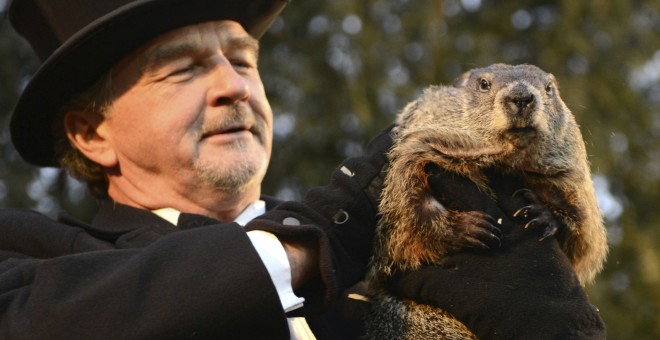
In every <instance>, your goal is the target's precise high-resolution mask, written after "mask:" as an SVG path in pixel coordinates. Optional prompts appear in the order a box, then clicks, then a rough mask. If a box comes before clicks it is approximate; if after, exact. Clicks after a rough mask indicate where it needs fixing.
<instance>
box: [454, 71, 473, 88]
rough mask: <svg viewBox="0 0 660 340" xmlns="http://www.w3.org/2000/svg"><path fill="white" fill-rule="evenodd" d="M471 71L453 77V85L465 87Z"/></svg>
mask: <svg viewBox="0 0 660 340" xmlns="http://www.w3.org/2000/svg"><path fill="white" fill-rule="evenodd" d="M471 74H472V73H471V72H465V73H463V74H461V75H460V76H459V77H458V78H456V79H454V87H465V85H466V84H467V82H468V80H469V79H470V75H471Z"/></svg>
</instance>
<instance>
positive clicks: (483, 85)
mask: <svg viewBox="0 0 660 340" xmlns="http://www.w3.org/2000/svg"><path fill="white" fill-rule="evenodd" d="M488 90H490V82H489V81H488V79H484V78H481V80H479V91H481V92H487V91H488Z"/></svg>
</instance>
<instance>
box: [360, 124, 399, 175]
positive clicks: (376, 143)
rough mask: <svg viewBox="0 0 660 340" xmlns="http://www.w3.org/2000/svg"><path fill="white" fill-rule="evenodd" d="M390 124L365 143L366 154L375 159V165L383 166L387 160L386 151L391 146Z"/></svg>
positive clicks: (392, 127)
mask: <svg viewBox="0 0 660 340" xmlns="http://www.w3.org/2000/svg"><path fill="white" fill-rule="evenodd" d="M394 127H395V125H394V124H392V125H390V126H388V127H387V128H385V129H384V130H383V131H381V132H380V133H379V134H378V135H376V137H374V138H373V139H371V140H370V141H369V143H368V144H367V155H369V157H371V158H372V159H374V160H375V164H374V165H376V166H381V167H382V166H383V165H384V164H385V163H386V162H387V152H389V151H390V149H391V148H392V129H394Z"/></svg>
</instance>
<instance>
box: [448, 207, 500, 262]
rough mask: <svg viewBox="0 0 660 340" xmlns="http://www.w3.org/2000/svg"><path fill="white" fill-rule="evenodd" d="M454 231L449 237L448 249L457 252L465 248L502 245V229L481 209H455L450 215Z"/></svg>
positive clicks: (487, 247)
mask: <svg viewBox="0 0 660 340" xmlns="http://www.w3.org/2000/svg"><path fill="white" fill-rule="evenodd" d="M450 220H451V222H450V223H451V228H452V231H453V233H454V235H453V237H451V238H449V240H450V243H449V245H448V250H449V251H453V252H457V251H460V250H463V249H466V248H476V249H494V248H499V247H500V246H501V245H502V231H501V230H500V229H499V228H498V227H496V226H495V224H496V223H497V222H495V219H494V218H493V217H491V216H490V215H488V214H486V213H483V212H481V211H456V212H453V213H452V216H451V217H450Z"/></svg>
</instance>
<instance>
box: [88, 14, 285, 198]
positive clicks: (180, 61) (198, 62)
mask: <svg viewBox="0 0 660 340" xmlns="http://www.w3.org/2000/svg"><path fill="white" fill-rule="evenodd" d="M257 58H258V42H257V41H256V40H255V39H253V38H252V37H251V36H250V35H249V34H248V33H246V32H245V30H244V29H243V28H242V27H241V26H240V25H239V24H238V23H236V22H233V21H217V22H211V23H204V24H199V25H194V26H188V27H184V28H182V29H178V30H176V31H173V32H170V33H167V34H165V35H163V36H160V37H158V38H157V39H155V40H153V41H151V42H150V43H148V44H147V45H145V46H143V47H142V48H141V49H139V50H138V51H136V52H134V53H133V54H131V55H130V56H129V57H127V58H125V59H124V60H123V61H122V62H120V63H119V64H118V65H116V67H115V68H114V69H113V70H114V72H113V73H112V82H113V90H114V91H115V93H116V95H117V96H118V97H117V99H116V100H115V102H114V103H113V105H112V106H111V108H110V109H109V111H108V113H107V118H106V120H105V121H104V122H103V123H102V125H101V126H100V128H105V129H107V130H106V131H107V132H108V136H109V138H108V139H109V140H110V145H112V148H113V149H114V152H115V154H116V159H117V168H116V169H114V170H112V171H110V179H109V180H110V195H111V197H113V198H115V199H117V198H116V197H121V196H132V197H129V200H142V201H140V202H135V203H137V204H135V205H140V206H144V207H148V208H152V209H155V208H162V207H165V206H169V207H174V208H178V209H180V210H181V209H185V206H180V207H176V206H175V204H173V203H167V201H168V199H164V198H159V196H163V195H169V196H170V197H173V199H176V198H177V196H180V197H183V198H184V199H185V200H190V201H192V202H193V203H196V204H202V205H203V204H207V203H208V202H207V201H208V200H209V199H210V198H209V197H207V196H208V195H210V194H218V193H222V194H225V195H239V194H240V195H245V194H247V195H248V196H250V198H249V200H254V199H257V198H258V195H259V193H260V191H259V190H260V189H259V188H260V185H261V181H262V179H263V177H264V175H265V172H266V168H267V166H268V160H269V158H270V153H271V144H272V120H273V117H272V111H271V109H270V106H269V104H268V101H267V99H266V95H265V93H264V88H263V84H262V82H261V79H260V77H259V72H258V69H257ZM126 191H131V192H130V193H128V192H126ZM170 191H173V192H170ZM140 195H141V196H143V197H144V198H135V197H140ZM120 200H121V199H120ZM162 201H165V202H162ZM208 204H212V203H208ZM187 210H190V209H187Z"/></svg>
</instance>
